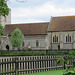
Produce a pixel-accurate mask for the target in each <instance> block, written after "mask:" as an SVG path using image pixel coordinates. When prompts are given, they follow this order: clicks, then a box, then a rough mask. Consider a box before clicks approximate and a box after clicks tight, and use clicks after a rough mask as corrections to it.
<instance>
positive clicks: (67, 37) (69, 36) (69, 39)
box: [66, 34, 72, 42]
mask: <svg viewBox="0 0 75 75" xmlns="http://www.w3.org/2000/svg"><path fill="white" fill-rule="evenodd" d="M71 39H72V38H71V35H70V34H68V35H66V42H71Z"/></svg>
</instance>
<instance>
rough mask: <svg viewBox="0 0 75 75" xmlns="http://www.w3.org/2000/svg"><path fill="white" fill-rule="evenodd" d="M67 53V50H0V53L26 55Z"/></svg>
mask: <svg viewBox="0 0 75 75" xmlns="http://www.w3.org/2000/svg"><path fill="white" fill-rule="evenodd" d="M64 54H69V52H68V51H47V52H46V51H14V52H11V51H3V52H2V53H1V52H0V55H26V56H29V55H30V56H33V55H64Z"/></svg>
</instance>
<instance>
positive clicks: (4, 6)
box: [0, 0, 9, 17]
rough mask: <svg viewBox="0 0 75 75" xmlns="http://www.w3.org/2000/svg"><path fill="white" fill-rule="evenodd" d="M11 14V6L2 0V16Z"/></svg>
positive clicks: (0, 13)
mask: <svg viewBox="0 0 75 75" xmlns="http://www.w3.org/2000/svg"><path fill="white" fill-rule="evenodd" d="M8 14H9V8H8V6H7V3H6V1H5V0H0V16H4V17H6V16H7V15H8Z"/></svg>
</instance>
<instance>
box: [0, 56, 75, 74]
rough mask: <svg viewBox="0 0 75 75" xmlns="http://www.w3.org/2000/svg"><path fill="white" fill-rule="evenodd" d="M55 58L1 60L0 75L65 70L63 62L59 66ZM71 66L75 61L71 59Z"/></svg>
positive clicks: (22, 57) (26, 57)
mask: <svg viewBox="0 0 75 75" xmlns="http://www.w3.org/2000/svg"><path fill="white" fill-rule="evenodd" d="M57 59H58V57H57V56H56V55H53V56H19V57H3V58H0V75H22V74H28V73H35V72H44V71H50V70H57V69H64V68H63V62H61V63H60V64H59V65H58V66H57V65H56V60H57ZM69 61H70V65H72V62H74V61H75V59H74V58H73V59H70V60H69Z"/></svg>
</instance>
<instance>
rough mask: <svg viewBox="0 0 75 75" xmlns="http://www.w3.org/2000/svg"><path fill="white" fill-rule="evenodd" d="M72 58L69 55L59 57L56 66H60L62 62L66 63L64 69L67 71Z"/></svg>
mask: <svg viewBox="0 0 75 75" xmlns="http://www.w3.org/2000/svg"><path fill="white" fill-rule="evenodd" d="M71 58H72V57H71V56H69V55H66V56H64V57H62V56H59V59H58V60H57V61H56V65H58V64H59V63H60V61H63V62H64V66H63V67H64V69H66V64H67V65H69V59H71Z"/></svg>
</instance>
